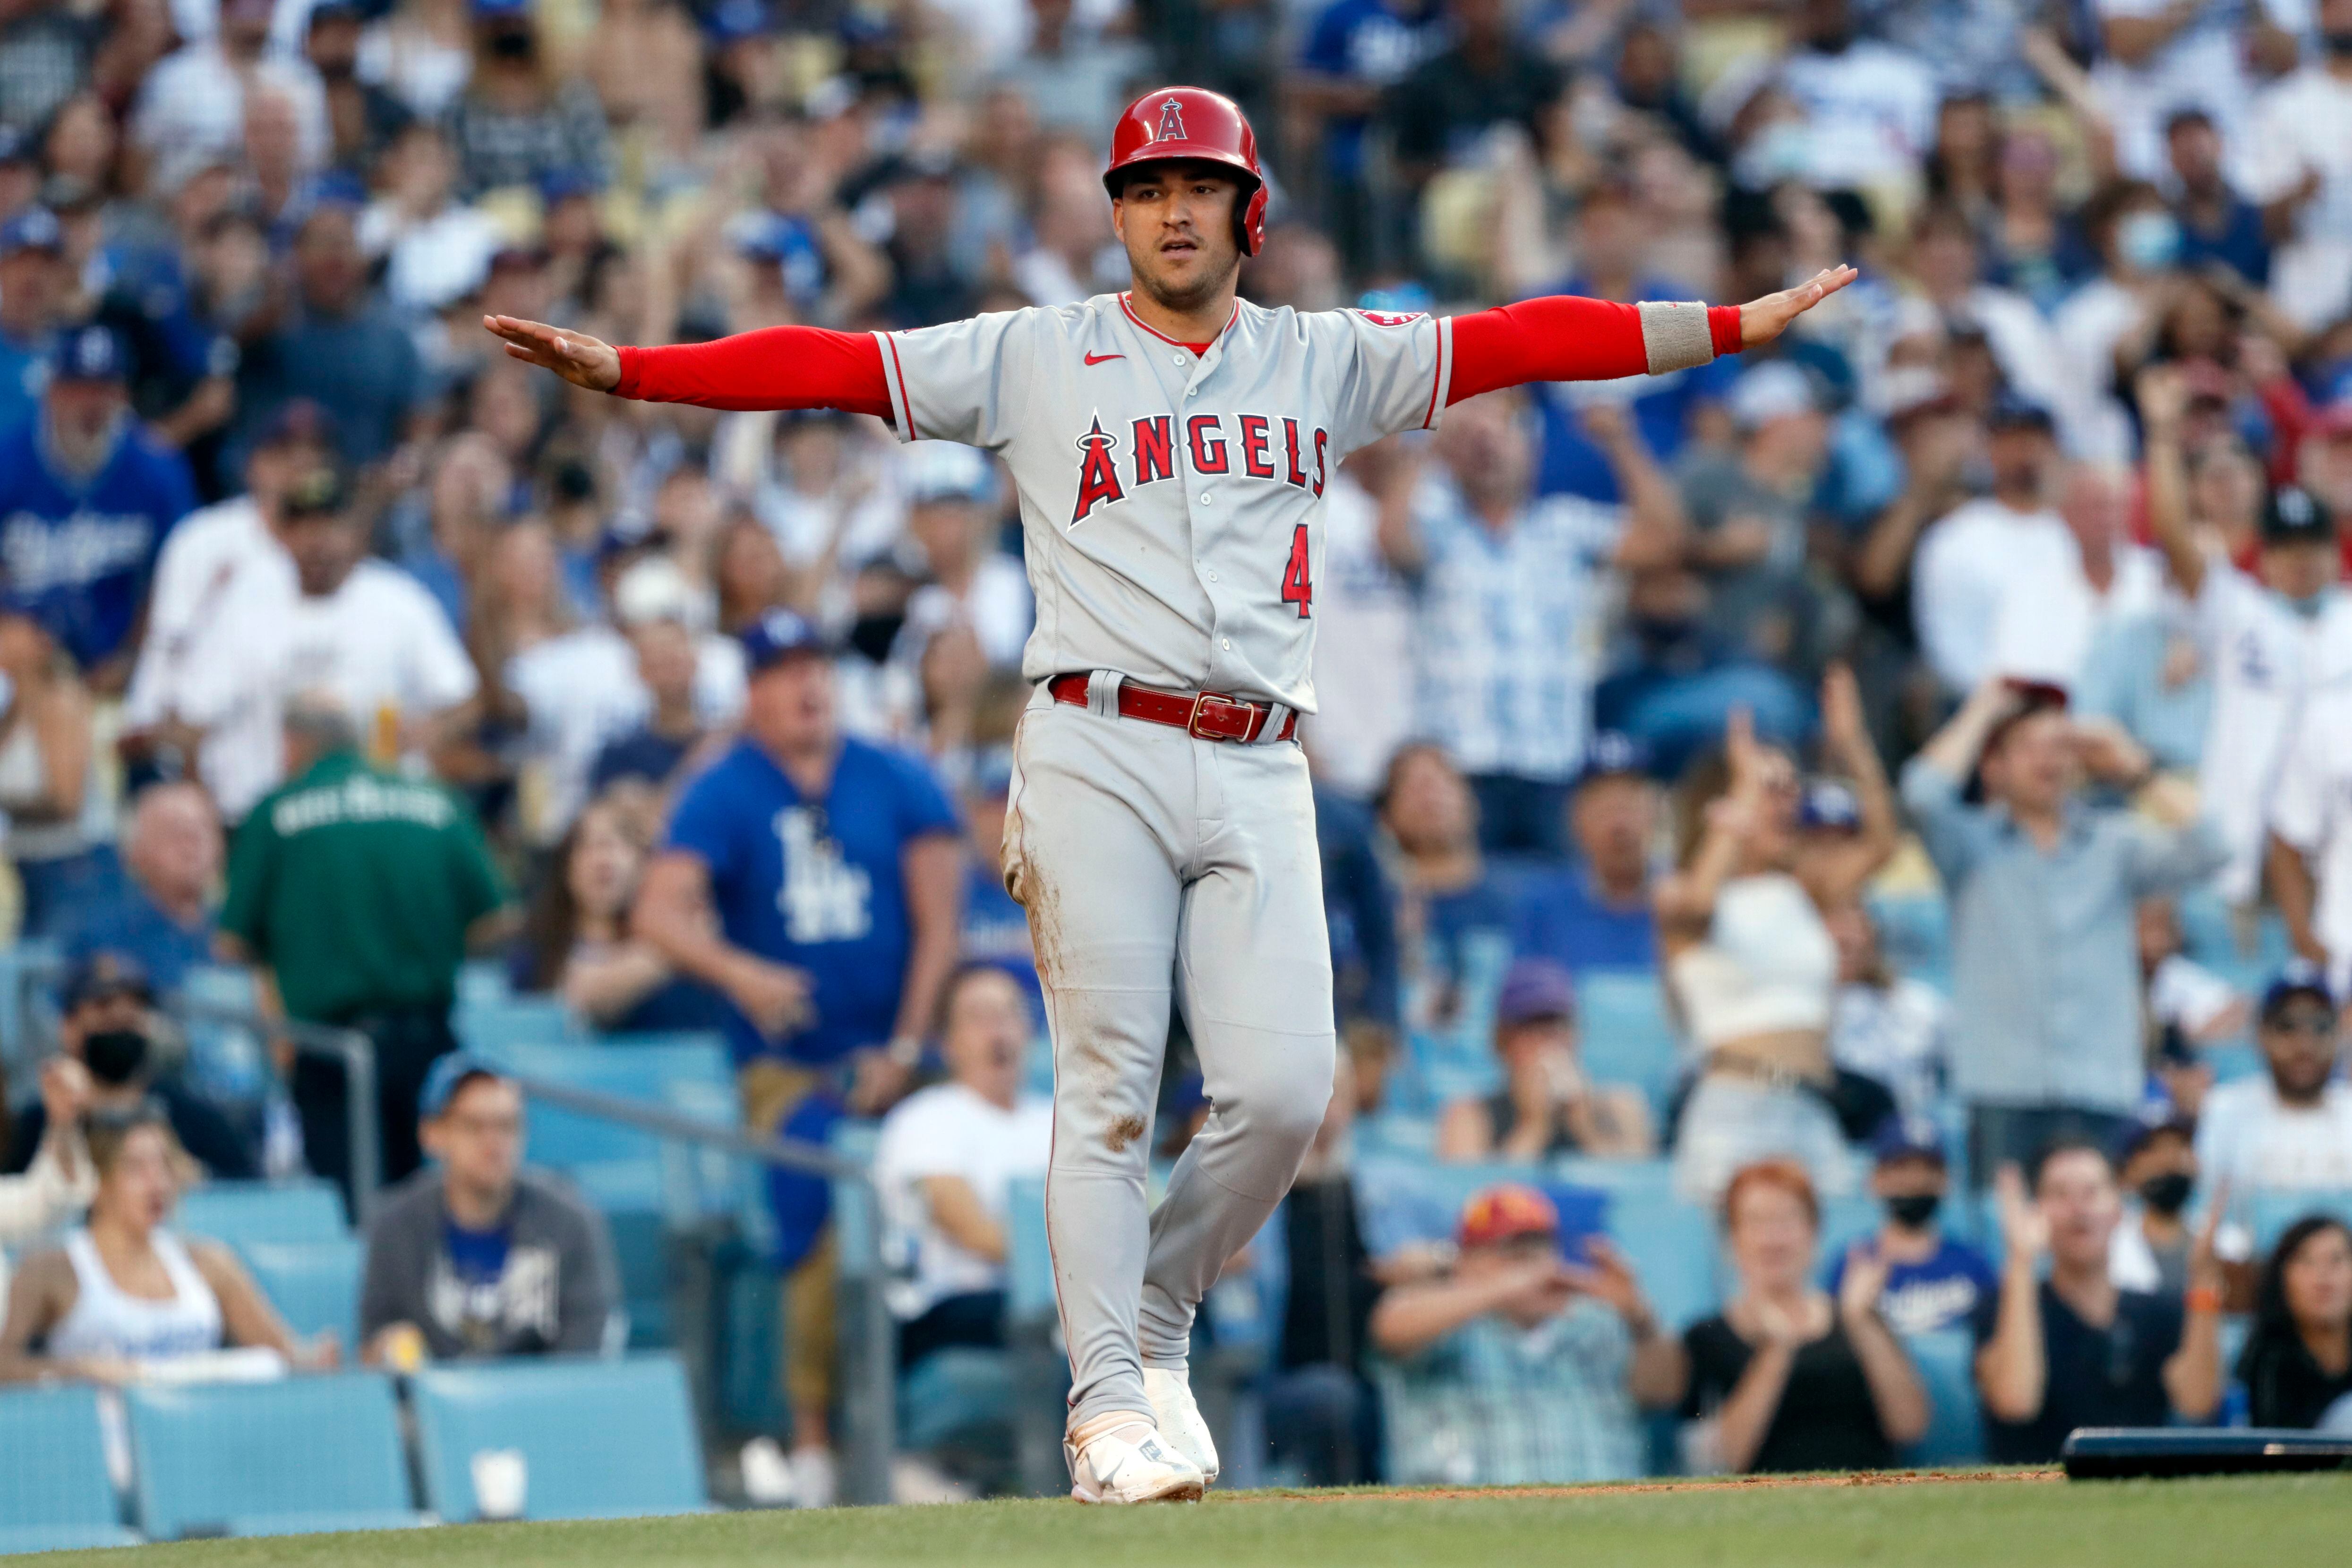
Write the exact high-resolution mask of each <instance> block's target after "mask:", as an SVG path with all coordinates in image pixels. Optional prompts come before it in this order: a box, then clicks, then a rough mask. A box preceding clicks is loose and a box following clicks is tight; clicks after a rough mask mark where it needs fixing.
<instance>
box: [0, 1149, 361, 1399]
mask: <svg viewBox="0 0 2352 1568" xmlns="http://www.w3.org/2000/svg"><path fill="white" fill-rule="evenodd" d="M88 1138H89V1157H90V1162H91V1163H92V1164H93V1165H94V1166H95V1167H96V1168H97V1172H98V1191H97V1194H96V1196H94V1197H93V1198H92V1199H91V1200H90V1205H89V1223H88V1224H87V1225H85V1226H83V1227H82V1228H80V1229H79V1230H75V1231H72V1232H69V1233H68V1235H67V1237H66V1238H65V1243H64V1245H63V1246H61V1247H53V1248H51V1249H49V1250H47V1251H46V1252H38V1253H35V1254H34V1255H33V1256H31V1257H30V1258H26V1260H25V1265H24V1267H23V1268H21V1269H20V1270H18V1272H17V1275H16V1281H15V1283H14V1284H13V1286H12V1287H11V1289H10V1290H9V1293H8V1312H7V1319H6V1321H5V1324H0V1383H30V1382H36V1381H47V1380H49V1379H53V1378H60V1377H64V1378H77V1379H84V1380H88V1381H91V1382H96V1383H103V1384H124V1383H129V1382H131V1381H133V1380H135V1379H136V1378H138V1377H140V1376H141V1375H142V1373H143V1372H144V1371H145V1370H146V1369H147V1367H149V1366H150V1365H152V1363H162V1362H169V1361H173V1360H176V1359H179V1358H182V1357H186V1356H193V1355H201V1354H203V1353H205V1352H211V1351H218V1350H223V1349H226V1348H228V1347H230V1346H254V1347H257V1348H260V1349H266V1350H271V1351H275V1352H278V1355H279V1356H281V1357H283V1358H284V1359H285V1360H286V1361H288V1362H289V1363H299V1364H313V1363H322V1362H324V1363H331V1362H332V1361H333V1360H334V1359H335V1357H336V1353H337V1352H336V1347H335V1346H333V1345H332V1344H331V1343H324V1344H321V1345H320V1347H318V1350H317V1351H316V1352H312V1351H310V1350H308V1349H306V1348H305V1347H302V1346H299V1345H298V1344H297V1343H296V1342H295V1341H294V1337H293V1336H292V1335H291V1334H289V1332H288V1331H287V1329H286V1325H285V1323H284V1322H283V1321H280V1319H279V1318H278V1314H277V1312H276V1311H275V1310H272V1309H271V1307H270V1305H269V1303H268V1301H267V1300H264V1299H263V1297H262V1294H261V1292H260V1291H259V1290H258V1289H256V1288H255V1286H254V1283H253V1280H252V1279H251V1278H250V1277H249V1276H248V1275H247V1273H246V1271H245V1269H244V1268H243V1266H242V1265H240V1264H239V1263H238V1262H237V1261H236V1258H235V1257H234V1256H232V1255H231V1254H230V1252H229V1250H228V1249H227V1248H226V1247H222V1246H221V1245H219V1244H218V1243H216V1242H209V1241H196V1242H183V1241H182V1240H181V1239H180V1238H179V1237H176V1236H174V1235H173V1234H172V1232H171V1231H170V1230H168V1229H166V1228H165V1226H164V1222H165V1221H166V1220H167V1219H169V1218H170V1217H171V1214H172V1205H173V1203H174V1202H175V1201H177V1199H178V1197H179V1192H180V1170H179V1168H180V1166H181V1164H182V1163H184V1161H185V1159H186V1156H184V1155H183V1154H181V1153H180V1152H179V1146H178V1145H177V1144H176V1143H175V1142H173V1138H172V1131H171V1127H170V1124H169V1123H167V1122H166V1121H164V1120H163V1112H162V1111H161V1110H157V1109H154V1108H152V1107H151V1108H149V1109H146V1110H141V1111H138V1112H136V1113H134V1114H132V1115H130V1116H127V1117H121V1118H107V1119H102V1120H93V1121H91V1123H90V1126H89V1132H88ZM36 1346H38V1347H39V1348H38V1349H35V1347H36Z"/></svg>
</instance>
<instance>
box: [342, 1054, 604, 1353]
mask: <svg viewBox="0 0 2352 1568" xmlns="http://www.w3.org/2000/svg"><path fill="white" fill-rule="evenodd" d="M417 1110H418V1116H419V1121H418V1131H417V1136H418V1140H419V1142H422V1143H423V1144H424V1146H425V1151H426V1152H429V1153H430V1154H431V1155H432V1156H433V1158H434V1161H435V1163H434V1165H433V1166H432V1167H431V1168H430V1169H427V1170H424V1171H420V1172H418V1173H416V1175H415V1177H414V1178H413V1179H412V1180H410V1181H409V1183H408V1184H406V1185H405V1186H404V1187H403V1188H401V1189H400V1190H399V1191H397V1192H394V1193H391V1194H386V1196H385V1199H384V1204H383V1208H382V1209H381V1210H379V1211H378V1212H377V1214H376V1216H375V1218H374V1219H373V1221H371V1222H370V1223H369V1225H368V1233H367V1265H366V1271H365V1274H364V1277H363V1279H362V1282H361V1285H360V1344H361V1346H362V1355H363V1356H364V1357H365V1359H366V1360H368V1361H369V1362H371V1363H381V1364H386V1365H390V1366H392V1367H394V1368H395V1369H397V1370H400V1371H413V1370H415V1366H416V1364H417V1362H418V1361H419V1359H420V1358H421V1357H423V1356H431V1357H432V1358H433V1359H435V1360H436V1361H438V1360H447V1359H449V1358H451V1357H457V1356H510V1355H548V1354H556V1353H562V1354H571V1355H581V1354H586V1353H590V1352H595V1351H598V1350H602V1349H604V1348H606V1347H607V1346H610V1345H612V1344H613V1343H614V1342H615V1341H616V1338H617V1332H618V1331H620V1330H621V1329H622V1328H623V1325H622V1324H621V1323H620V1322H619V1321H618V1320H617V1319H616V1318H615V1316H614V1313H615V1311H616V1309H617V1306H618V1298H619V1294H620V1286H619V1281H618V1279H617V1276H616V1275H615V1273H614V1265H613V1240H612V1237H611V1236H610V1235H609V1234H607V1232H606V1230H605V1228H604V1216H603V1215H599V1214H597V1213H596V1212H595V1211H594V1210H593V1209H591V1208H589V1207H588V1206H587V1205H585V1204H583V1203H582V1202H581V1201H580V1199H579V1198H578V1197H577V1196H575V1195H574V1194H572V1192H571V1191H570V1190H569V1189H568V1188H565V1187H563V1186H561V1185H559V1184H556V1183H554V1182H552V1181H551V1180H550V1179H549V1178H547V1177H545V1176H542V1175H541V1174H539V1173H535V1172H532V1171H528V1170H525V1169H524V1168H523V1165H522V1139H523V1120H522V1091H521V1090H520V1089H516V1088H515V1086H514V1085H513V1084H512V1083H509V1081H508V1080H507V1079H503V1078H501V1077H499V1075H498V1074H497V1073H496V1072H494V1071H493V1070H491V1068H489V1067H488V1065H487V1064H485V1063H484V1062H483V1061H482V1060H481V1059H480V1058H477V1057H473V1056H470V1055H468V1054H467V1053H466V1052H463V1051H456V1052H452V1053H451V1054H449V1055H448V1056H446V1057H443V1058H441V1059H440V1060H438V1061H436V1062H435V1063H434V1064H433V1072H432V1075H431V1076H430V1077H429V1078H427V1079H425V1089H424V1092H423V1094H422V1096H421V1097H420V1099H419V1102H418V1105H417Z"/></svg>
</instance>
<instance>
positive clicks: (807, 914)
mask: <svg viewBox="0 0 2352 1568" xmlns="http://www.w3.org/2000/svg"><path fill="white" fill-rule="evenodd" d="M775 826H776V837H777V839H778V840H779V841H780V842H781V843H782V845H783V848H784V885H783V886H782V888H781V889H778V890H777V893H776V908H777V909H779V910H782V911H783V916H784V935H785V937H786V938H787V939H788V940H789V941H791V942H794V943H795V944H798V945H801V946H808V945H810V944H813V943H815V942H856V941H857V940H859V939H860V938H862V937H864V936H865V935H866V934H867V933H868V932H869V931H872V930H873V929H874V911H873V907H872V906H873V896H874V883H873V879H872V878H870V877H869V876H867V875H866V868H864V867H862V866H852V865H850V864H848V863H847V862H846V861H845V860H843V859H842V858H841V846H840V845H838V844H836V843H835V842H834V841H833V840H832V839H831V838H828V837H824V835H822V834H820V833H819V832H818V831H817V825H816V817H815V815H814V813H812V812H811V811H810V810H809V809H808V808H807V807H806V806H799V805H788V806H786V807H784V809H783V810H782V811H780V812H778V813H776V823H775Z"/></svg>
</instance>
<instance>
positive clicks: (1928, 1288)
mask: <svg viewBox="0 0 2352 1568" xmlns="http://www.w3.org/2000/svg"><path fill="white" fill-rule="evenodd" d="M1871 1152H1872V1154H1873V1155H1874V1161H1873V1163H1872V1166H1871V1173H1870V1190H1871V1193H1872V1194H1873V1195H1874V1196H1875V1197H1876V1198H1877V1199H1878V1201H1879V1202H1880V1203H1882V1204H1884V1205H1886V1223H1885V1225H1884V1226H1880V1227H1879V1232H1878V1235H1877V1236H1876V1237H1874V1238H1872V1239H1871V1240H1869V1241H1867V1242H1864V1243H1862V1244H1861V1245H1862V1246H1863V1247H1867V1248H1869V1249H1870V1250H1872V1251H1874V1252H1875V1253H1876V1254H1877V1255H1878V1256H1879V1257H1880V1258H1883V1259H1884V1260H1885V1263H1886V1265H1887V1269H1886V1288H1885V1290H1884V1291H1882V1292H1881V1293H1880V1295H1879V1298H1878V1314H1879V1316H1880V1317H1882V1318H1885V1320H1886V1326H1887V1327H1888V1328H1890V1329H1893V1330H1894V1331H1895V1332H1896V1333H1898V1334H1925V1333H1932V1332H1934V1331H1936V1330H1937V1329H1961V1328H1973V1327H1974V1326H1975V1325H1976V1323H1977V1322H1978V1321H1979V1318H1980V1317H1989V1316H1990V1314H1991V1312H1992V1310H1993V1303H1994V1301H1995V1300H1996V1299H1997V1298H1998V1297H1999V1295H2000V1273H1999V1272H1998V1271H1997V1270H1995V1269H1994V1268H1993V1266H1992V1264H1991V1263H1990V1261H1989V1260H1988V1259H1987V1258H1985V1255H1984V1254H1983V1253H1981V1252H1979V1251H1978V1250H1977V1249H1976V1248H1975V1247H1970V1246H1969V1244H1968V1243H1967V1242H1965V1241H1955V1240H1954V1239H1952V1237H1948V1236H1947V1235H1945V1234H1944V1231H1943V1227H1942V1226H1939V1225H1937V1223H1936V1211H1937V1209H1938V1208H1939V1207H1940V1206H1941V1205H1942V1204H1943V1201H1944V1197H1945V1195H1946V1194H1947V1193H1948V1192H1949V1190H1950V1188H1951V1173H1950V1172H1949V1171H1948V1170H1947V1169H1946V1167H1945V1163H1944V1141H1943V1139H1942V1138H1941V1137H1940V1136H1938V1135H1937V1131H1936V1129H1935V1126H1934V1124H1933V1123H1930V1122H1927V1121H1917V1120H1907V1119H1906V1118H1903V1117H1899V1116H1891V1117H1889V1118H1887V1120H1886V1124H1885V1126H1883V1127H1881V1128H1880V1129H1879V1130H1878V1131H1877V1134H1876V1135H1875V1136H1874V1138H1873V1139H1872V1140H1871ZM1845 1266H1846V1258H1845V1257H1844V1256H1843V1255H1841V1256H1840V1257H1838V1258H1832V1260H1831V1262H1830V1271H1829V1278H1828V1279H1827V1280H1826V1281H1824V1283H1823V1286H1822V1289H1826V1290H1827V1291H1828V1292H1829V1293H1830V1295H1831V1296H1832V1298H1834V1297H1835V1296H1836V1295H1837V1292H1838V1286H1839V1285H1840V1284H1841V1283H1842V1282H1843V1280H1844V1279H1845Z"/></svg>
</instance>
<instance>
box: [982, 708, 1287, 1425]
mask: <svg viewBox="0 0 2352 1568" xmlns="http://www.w3.org/2000/svg"><path fill="white" fill-rule="evenodd" d="M1115 686H1116V681H1115V679H1112V678H1108V677H1104V676H1097V677H1096V678H1095V679H1094V680H1093V682H1092V690H1091V700H1090V702H1089V705H1088V706H1087V707H1086V708H1079V707H1077V706H1076V705H1074V704H1070V703H1060V702H1055V701H1054V700H1053V699H1052V698H1051V697H1050V696H1049V695H1047V693H1046V692H1045V689H1044V688H1042V687H1041V688H1039V689H1038V691H1037V693H1036V694H1035V696H1034V697H1033V698H1032V700H1031V701H1030V704H1029V707H1028V709H1027V710H1026V711H1024V713H1023V715H1022V719H1021V729H1020V733H1019V735H1018V737H1017V739H1016V741H1015V742H1014V752H1013V755H1014V763H1015V769H1014V774H1013V791H1012V798H1011V800H1010V802H1009V803H1008V809H1007V812H1006V815H1005V831H1004V840H1005V880H1006V885H1007V886H1008V887H1009V888H1010V889H1012V891H1013V896H1014V897H1015V898H1017V899H1019V900H1022V902H1023V903H1024V905H1025V906H1026V908H1027V910H1028V912H1029V930H1030V933H1031V936H1032V938H1033V940H1034V943H1035V946H1036V950H1037V973H1038V975H1039V978H1040V979H1041V980H1043V982H1044V983H1045V1007H1046V1015H1047V1016H1046V1023H1047V1026H1048V1028H1049V1030H1050V1031H1051V1033H1052V1036H1053V1042H1054V1151H1053V1160H1052V1163H1051V1165H1050V1166H1049V1168H1048V1171H1047V1175H1046V1184H1045V1226H1046V1234H1047V1236H1048V1237H1049V1239H1050V1241H1051V1244H1052V1247H1053V1254H1054V1285H1055V1293H1056V1296H1057V1299H1058V1300H1059V1303H1060V1308H1061V1315H1062V1333H1063V1337H1064V1339H1065V1341H1066V1342H1067V1344H1068V1346H1069V1353H1070V1421H1071V1423H1072V1424H1073V1425H1075V1424H1076V1423H1079V1422H1082V1421H1087V1420H1091V1419H1092V1418H1093V1417H1095V1416H1097V1415H1105V1414H1107V1413H1108V1412H1111V1411H1121V1410H1126V1411H1140V1412H1146V1413H1148V1412H1149V1411H1150V1408H1151V1405H1150V1402H1149V1401H1148V1400H1147V1399H1146V1398H1145V1397H1144V1393H1143V1368H1144V1367H1146V1366H1152V1367H1171V1368H1181V1367H1183V1366H1184V1365H1185V1358H1186V1353H1187V1350H1188V1347H1189V1346H1190V1343H1191V1340H1192V1317H1193V1312H1194V1310H1195V1309H1197V1308H1198V1306H1199V1305H1200V1301H1201V1298H1202V1296H1203V1295H1205V1294H1206V1293H1207V1291H1208V1289H1209V1287H1210V1286H1211V1285H1213V1284H1214V1283H1215V1282H1216V1279H1217V1275H1218V1273H1219V1272H1220V1271H1221V1270H1222V1269H1223V1268H1224V1265H1225V1262H1226V1260H1227V1259H1228V1258H1231V1257H1232V1256H1233V1255H1234V1253H1236V1252H1238V1251H1240V1250H1241V1248H1242V1247H1244V1246H1245V1245H1246V1244H1247V1243H1248V1241H1249V1239H1250V1237H1253V1236H1255V1235H1256V1234H1257V1231H1258V1227H1259V1226H1262V1225H1264V1224H1265V1218H1266V1215H1269V1214H1271V1213H1273V1212H1274V1206H1275V1205H1276V1204H1277V1203H1278V1202H1280V1201H1281V1199H1282V1196H1283V1194H1285V1193H1286V1192H1288V1191H1289V1190H1290V1184H1291V1182H1292V1180H1293V1179H1294V1178H1295V1177H1297V1174H1298V1166H1299V1162H1300V1161H1301V1160H1302V1159H1303V1158H1305V1156H1306V1153H1307V1145H1308V1144H1309V1143H1310V1142H1312V1141H1313V1139H1314V1136H1315V1131H1316V1129H1317V1127H1318V1126H1319V1125H1320V1124H1321V1122H1322V1120H1323V1108H1324V1105H1325V1103H1326V1102H1327V1101H1328V1100H1329V1098H1330V1093H1331V1068H1332V1052H1333V1048H1334V1043H1333V1031H1332V1020H1331V951H1330V944H1329V941H1328V935H1327V933H1326V931H1325V928H1324V915H1323V877H1322V863H1321V860H1320V858H1318V852H1317V848H1316V842H1315V805H1314V799H1313V795H1312V794H1311V792H1310V789H1309V786H1308V783H1307V759H1306V757H1305V755H1304V754H1303V753H1302V752H1300V751H1299V749H1298V747H1297V745H1295V744H1292V743H1289V742H1260V743H1258V744H1255V745H1237V744H1234V743H1231V742H1214V741H1204V740H1195V739H1193V738H1192V736H1190V735H1188V734H1186V733H1185V732H1184V731H1181V730H1178V729H1174V728H1171V727H1170V726H1168V725H1164V724H1153V723H1149V722H1146V721H1140V720H1133V719H1121V718H1119V717H1118V712H1117V709H1116V707H1115V706H1114V705H1113V703H1114V696H1113V692H1114V689H1115ZM1171 1000H1172V1002H1173V1003H1174V1005H1176V1006H1179V1007H1181V1008H1182V1009H1183V1015H1184V1023H1185V1026H1186V1027H1187V1028H1188V1029H1189V1030H1190V1031H1191V1033H1192V1041H1193V1044H1194V1046H1195V1047H1196V1048H1197V1049H1198V1050H1199V1052H1200V1057H1201V1068H1202V1075H1203V1077H1204V1079H1206V1084H1207V1089H1208V1095H1209V1099H1210V1101H1211V1102H1212V1104H1213V1110H1212V1111H1211V1114H1210V1116H1209V1120H1208V1124H1207V1125H1206V1126H1205V1127H1203V1128H1202V1131H1201V1133H1200V1135H1199V1136H1198V1137H1197V1138H1195V1139H1193V1141H1192V1146H1191V1147H1190V1148H1188V1149H1187V1150H1186V1151H1185V1152H1184V1155H1183V1158H1182V1159H1181V1160H1179V1161H1178V1162H1177V1164H1176V1170H1175V1173H1174V1174H1173V1176H1172V1177H1171V1179H1170V1181H1169V1184H1168V1192H1167V1195H1166V1196H1165V1197H1164V1198H1163V1199H1162V1200H1161V1201H1160V1206H1159V1208H1158V1209H1157V1210H1156V1211H1153V1210H1151V1209H1150V1207H1149V1204H1148V1201H1147V1198H1146V1195H1145V1176H1146V1171H1147V1164H1148V1161H1149V1157H1150V1148H1151V1144H1152V1130H1151V1120H1152V1109H1153V1106H1154V1103H1155V1102H1156V1100H1158V1097H1159V1089H1160V1062H1161V1058H1162V1057H1163V1055H1164V1053H1165V1051H1166V1048H1167V1042H1168V1021H1169V1006H1170V1004H1171Z"/></svg>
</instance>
